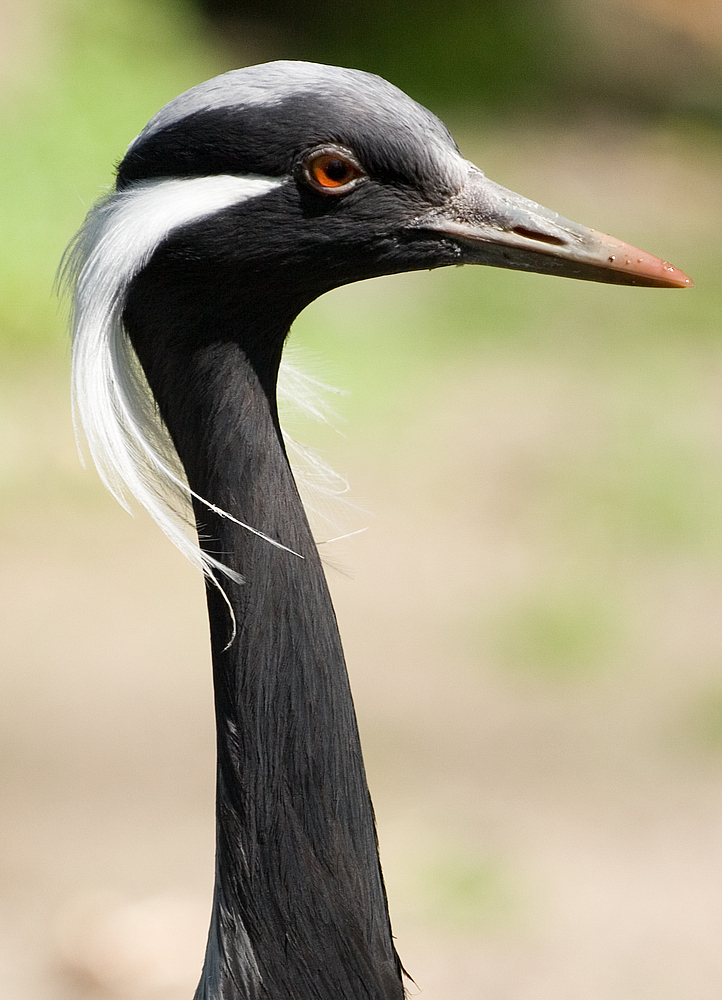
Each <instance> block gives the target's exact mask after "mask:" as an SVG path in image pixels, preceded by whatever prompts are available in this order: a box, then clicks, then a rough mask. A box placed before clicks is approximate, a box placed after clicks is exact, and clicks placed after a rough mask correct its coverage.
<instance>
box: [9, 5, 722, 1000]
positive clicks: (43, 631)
mask: <svg viewBox="0 0 722 1000" xmlns="http://www.w3.org/2000/svg"><path fill="white" fill-rule="evenodd" d="M276 57H293V58H310V59H318V60H321V61H329V62H340V63H344V64H347V65H355V66H359V67H360V68H364V69H368V70H372V71H375V72H380V73H382V74H384V75H386V76H388V77H390V78H391V79H392V80H393V82H395V83H397V84H398V85H400V86H402V87H403V88H405V89H407V90H409V91H410V92H411V93H412V95H413V96H415V97H416V98H418V99H419V100H421V101H423V102H424V103H426V104H428V105H429V106H431V107H432V109H433V110H434V111H436V112H437V113H439V114H441V115H442V116H443V117H444V118H445V120H447V122H448V124H449V125H450V126H451V127H452V129H453V131H454V133H455V135H456V137H457V139H458V140H459V142H460V145H461V147H462V149H463V151H464V152H465V154H466V155H467V156H469V158H470V159H473V160H475V162H477V163H478V164H479V165H480V166H481V167H482V168H483V169H484V170H485V171H486V172H487V173H488V174H489V175H490V176H491V177H493V178H494V179H495V180H497V181H498V182H500V183H502V184H504V185H505V186H507V187H510V188H513V189H515V190H519V191H520V192H521V193H523V194H525V195H527V196H528V197H531V198H533V199H535V200H537V201H540V202H542V203H544V204H547V205H548V206H549V207H551V208H554V209H557V210H558V211H560V212H562V213H563V214H564V215H567V216H569V217H572V218H576V219H578V221H580V222H583V223H586V224H588V225H591V226H594V227H595V228H598V229H601V230H603V231H609V232H612V233H614V234H615V235H616V236H618V237H620V238H622V239H625V240H628V241H630V242H632V243H633V244H635V245H638V246H642V247H644V248H645V249H648V250H650V251H651V252H653V253H657V254H659V255H660V256H663V257H665V258H668V259H670V260H671V261H672V262H673V263H674V264H676V265H678V266H679V267H681V268H683V269H684V270H686V271H687V272H688V273H690V274H691V275H692V276H693V277H694V278H695V280H696V282H697V287H696V288H695V290H694V291H692V292H673V291H658V290H648V289H628V288H617V287H613V286H596V285H592V284H585V283H577V282H565V281H562V280H558V279H552V278H544V277H540V276H537V275H524V274H520V273H511V272H501V271H496V270H491V269H489V270H483V269H472V268H467V269H462V270H457V269H454V270H450V271H442V272H435V273H432V274H422V275H408V276H402V277H396V278H393V279H387V280H380V281H374V282H369V283H365V284H362V285H357V286H353V287H350V288H347V289H343V290H340V291H339V292H337V293H334V294H332V295H330V296H327V297H326V298H324V299H322V300H321V301H319V302H318V303H316V304H315V305H314V306H313V307H312V308H311V309H309V310H308V311H307V313H306V314H304V316H302V317H301V319H300V320H299V322H298V324H297V326H296V328H295V330H294V334H293V338H292V339H293V342H294V344H295V345H297V346H298V349H299V350H300V351H302V352H303V351H305V352H306V354H307V355H308V356H310V362H309V363H310V366H311V368H312V370H314V371H316V373H317V374H319V375H320V376H321V377H322V378H323V379H324V380H325V381H328V382H331V383H332V384H334V385H339V386H340V387H342V388H343V389H345V390H349V395H347V396H340V397H339V398H338V399H337V400H336V401H335V406H336V408H337V410H338V411H339V421H338V427H339V430H340V431H341V432H342V433H337V432H333V431H330V430H328V429H327V428H323V427H321V428H315V427H310V428H299V429H298V431H297V433H298V435H299V436H301V437H304V438H306V439H307V440H310V441H311V442H312V443H315V444H317V445H318V446H319V447H320V448H321V449H322V450H323V451H324V453H325V454H326V455H327V456H328V457H329V459H330V461H331V463H332V465H334V467H335V468H337V469H338V470H339V471H340V472H342V473H343V474H344V475H347V476H348V478H349V479H350V481H351V485H352V491H353V496H354V498H355V499H356V500H357V501H358V505H359V507H360V510H358V511H355V512H351V513H349V514H348V515H347V516H346V521H348V526H349V527H350V528H357V527H361V526H367V527H368V530H367V531H365V532H364V533H363V534H360V535H357V536H354V537H353V538H352V539H349V540H348V541H347V542H345V543H342V544H341V546H340V547H339V546H337V545H332V546H327V547H325V548H324V551H325V552H327V559H328V562H329V564H332V565H331V566H330V568H329V576H330V582H331V585H332V588H333V591H334V595H335V600H336V605H337V610H338V613H339V618H340V623H341V629H342V634H343V635H344V638H345V644H346V650H347V654H348V660H349V667H350V672H351V679H352V685H353V689H354V693H355V698H356V703H357V709H358V713H359V721H360V726H361V731H362V737H363V741H364V747H365V753H366V759H367V766H368V772H369V780H370V784H371V789H372V793H373V796H374V801H375V805H376V810H377V815H378V822H379V833H380V840H381V850H382V858H383V861H384V867H385V872H386V878H387V882H388V889H389V895H390V904H391V912H392V919H393V923H394V929H395V932H396V935H397V938H398V947H399V951H400V953H401V956H402V958H403V961H404V964H405V965H406V967H407V968H408V969H409V971H410V973H411V974H412V975H413V976H414V979H415V981H416V983H417V986H416V987H414V986H411V987H410V991H411V993H412V994H415V993H416V992H417V991H421V996H422V997H424V998H427V1000H437V998H438V1000H444V998H447V997H454V998H455V1000H477V998H480V997H494V998H495V1000H506V998H508V1000H547V998H548V1000H552V998H553V1000H577V998H579V997H581V996H583V997H585V998H586V1000H666V998H670V1000H671V998H680V997H685V998H687V997H694V998H695V1000H713V998H714V1000H717V998H719V996H720V992H721V990H722V947H721V944H722V796H721V793H722V343H721V339H720V324H719V315H720V306H721V305H722V282H720V277H719V276H720V269H721V265H722V252H721V249H720V237H719V233H720V231H721V229H722V200H721V197H720V194H721V191H722V187H721V183H720V182H721V180H722V144H721V142H720V125H721V123H722V87H721V86H720V84H721V82H722V14H721V13H720V7H719V4H717V3H716V2H712V0H696V2H694V0H689V2H687V3H672V2H671V0H669V2H668V0H644V2H643V3H638V4H636V5H629V4H622V3H619V2H617V0H599V2H598V3H596V4H594V5H589V6H586V5H578V4H574V3H572V2H571V0H537V2H533V0H513V2H506V3H501V2H491V0H488V2H485V3H479V2H478V0H477V2H461V0H458V2H456V3H453V4H449V5H446V6H445V7H443V8H439V5H438V3H437V2H434V3H432V2H431V0H416V2H415V3H414V4H411V3H410V2H407V0H404V2H401V3H398V4H395V5H394V6H393V7H391V8H388V6H386V5H383V4H382V3H380V2H378V3H377V2H372V0H363V2H361V0H359V2H357V3H356V4H355V5H353V6H352V7H346V8H343V9H337V8H334V9H323V10H318V9H317V8H316V7H314V6H312V5H309V4H306V3H300V2H298V0H295V2H294V3H290V2H286V0H265V2H264V3H263V4H256V3H254V2H252V0H249V2H246V3H241V2H239V0H236V2H232V0H228V2H223V0H207V2H206V3H205V5H200V6H194V5H192V4H191V3H189V2H177V3H171V2H163V0H108V2H105V3H103V4H102V5H95V4H91V3H90V2H88V0H27V2H26V3H25V4H24V5H22V7H20V6H19V5H14V4H10V3H7V2H4V3H2V4H0V131H1V133H2V134H1V136H0V205H1V206H2V214H1V217H2V220H3V222H2V233H3V238H2V241H0V361H1V364H0V383H1V386H0V390H1V391H0V441H1V442H2V447H0V504H1V506H2V515H3V516H2V520H1V521H0V534H1V536H2V547H1V549H0V551H1V553H2V555H1V557H0V574H1V577H0V608H2V630H1V631H0V685H1V691H0V799H1V801H2V809H1V811H0V995H1V996H3V997H5V998H8V1000H35V998H47V1000H82V998H84V1000H110V998H115V1000H160V998H162V1000H182V998H189V997H190V996H192V992H193V988H194V985H195V982H196V980H197V977H198V972H199V968H200V962H201V958H202V952H203V946H204V937H205V933H206V924H207V918H208V913H209V909H210V892H211V885H212V871H213V784H214V775H213V766H214V763H213V721H212V714H211V713H212V706H211V690H210V667H209V654H208V648H207V633H206V623H205V609H204V600H203V588H202V584H201V581H200V579H199V578H198V577H197V576H196V575H195V574H194V572H193V571H192V570H191V568H190V567H189V566H187V565H186V564H185V563H184V561H183V560H182V558H181V557H180V556H179V555H178V554H177V553H176V552H175V551H174V550H172V549H171V547H170V545H169V544H168V543H167V542H166V541H165V539H164V538H162V537H159V533H158V532H157V531H156V530H155V528H154V526H153V525H151V524H149V523H148V520H147V519H146V518H144V517H142V516H138V518H137V519H135V520H133V519H131V518H129V517H128V516H127V515H126V514H125V513H124V512H123V511H122V510H120V509H119V508H117V507H116V505H115V504H114V502H113V501H112V500H111V499H110V498H109V497H108V496H107V495H105V493H104V492H103V490H102V487H101V486H100V485H99V483H98V480H97V477H96V475H95V473H94V472H93V471H92V470H90V469H89V470H83V469H82V468H81V466H80V463H79V461H78V458H77V454H76V450H75V444H74V440H73V431H72V424H71V418H70V410H69V403H68V387H67V383H68V364H69V350H68V346H67V342H66V333H65V328H64V315H63V309H62V308H59V307H58V305H57V301H56V300H55V298H54V297H53V294H52V283H53V275H54V271H55V267H56V266H57V261H58V259H59V257H60V254H61V253H62V250H63V247H64V246H65V244H66V243H67V241H68V240H69V238H70V236H71V235H72V233H73V232H74V231H75V229H76V228H77V227H78V226H79V224H80V222H81V220H82V217H83V215H84V213H85V211H86V210H87V207H88V206H89V205H90V203H91V202H92V200H93V199H94V198H95V197H96V196H97V194H98V193H99V192H100V191H101V190H103V188H104V186H107V185H108V184H109V183H111V180H112V168H113V164H114V162H117V160H118V159H119V158H120V157H121V156H122V153H123V151H124V149H125V147H126V146H127V144H128V142H129V141H130V140H131V139H132V138H133V136H134V135H135V134H136V133H137V132H138V131H139V130H140V129H141V128H142V126H143V125H144V124H145V122H146V121H147V119H148V118H149V117H150V115H151V114H153V113H154V112H155V111H156V110H157V109H158V108H159V107H160V106H161V105H162V104H164V103H165V102H166V101H167V100H169V99H170V98H172V97H173V96H175V95H176V94H177V93H178V92H180V91H181V90H183V89H185V88H187V87H189V86H192V85H193V84H195V83H197V82H199V81H200V80H202V79H205V78H207V77H209V76H211V75H213V74H214V73H217V72H222V71H223V70H225V69H228V68H231V67H232V66H237V65H244V64H246V63H249V62H256V61H262V60H265V59H269V58H276ZM322 530H326V529H322ZM327 534H328V532H327ZM320 537H321V539H322V540H323V538H324V537H325V536H324V535H323V533H322V534H321V536H320ZM335 566H340V567H341V569H340V570H339V569H336V568H333V567H335Z"/></svg>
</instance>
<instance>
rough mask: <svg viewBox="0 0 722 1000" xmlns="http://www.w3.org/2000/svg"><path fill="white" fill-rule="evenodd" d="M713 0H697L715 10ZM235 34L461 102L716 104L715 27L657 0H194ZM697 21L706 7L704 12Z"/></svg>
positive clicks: (652, 108) (719, 69)
mask: <svg viewBox="0 0 722 1000" xmlns="http://www.w3.org/2000/svg"><path fill="white" fill-rule="evenodd" d="M715 3H716V0H700V2H698V3H697V4H695V7H696V8H697V10H698V13H700V14H701V15H704V13H705V9H706V10H707V17H708V20H709V21H710V22H711V23H712V22H715V12H714V9H713V4H715ZM201 4H202V6H203V8H204V9H205V10H206V11H207V12H208V13H209V15H210V16H211V17H212V18H213V19H214V20H215V21H216V22H217V23H218V24H219V25H220V27H221V29H222V31H223V33H224V34H225V35H226V38H227V39H228V40H229V41H230V43H231V45H233V44H234V43H235V44H240V45H241V46H243V45H245V44H247V39H248V36H249V35H251V36H255V37H258V38H260V39H263V38H265V39H266V40H267V43H268V44H269V45H270V46H272V47H273V48H274V49H275V51H276V52H278V53H282V54H283V55H284V56H286V57H290V58H304V59H311V60H318V61H322V62H338V63H340V64H342V65H351V66H358V67H362V68H364V69H367V70H372V71H374V72H377V73H380V74H381V75H382V76H386V77H389V78H390V79H392V80H394V81H395V82H396V83H397V84H398V85H399V86H400V87H402V89H406V90H409V91H410V92H411V93H413V94H414V95H415V96H416V97H417V98H418V99H419V100H420V101H422V102H425V103H432V104H436V105H437V106H438V105H441V106H443V107H445V108H447V109H448V108H458V107H459V106H460V105H465V104H468V103H469V101H473V102H474V103H476V104H483V105H485V106H487V107H492V108H508V107H510V106H515V105H516V106H518V105H523V106H524V107H525V108H531V109H534V108H536V109H538V108H540V107H548V106H549V105H554V106H557V107H562V108H566V109H579V108H580V107H588V106H590V105H591V106H593V107H596V108H599V107H603V106H613V107H615V108H617V109H623V110H625V111H633V112H638V113H642V114H650V113H655V112H660V111H666V112H669V111H672V112H684V113H687V114H688V113H690V112H694V113H695V114H699V115H701V116H703V117H705V118H708V117H713V118H715V119H717V120H719V118H720V114H721V113H722V97H721V96H720V91H721V84H722V56H721V54H720V46H722V38H715V37H714V35H713V33H712V32H711V31H708V32H704V31H703V30H692V29H699V25H697V24H696V23H694V24H693V23H692V18H691V17H689V16H681V15H680V12H679V10H675V9H671V10H667V9H666V8H665V5H664V4H663V3H661V2H660V3H655V2H654V0H647V2H646V3H643V4H628V3H622V2H620V0H596V2H595V3H594V4H580V3H576V2H574V0H455V2H453V3H450V4H439V3H438V2H437V0H397V2H395V3H388V2H386V0H356V2H355V3H351V4H343V5H340V6H339V5H337V6H336V7H334V8H333V9H332V10H329V9H328V8H326V7H319V6H318V5H317V4H313V3H310V2H308V0H201ZM701 20H702V22H703V21H704V18H703V17H702V18H701Z"/></svg>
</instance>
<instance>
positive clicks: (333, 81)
mask: <svg viewBox="0 0 722 1000" xmlns="http://www.w3.org/2000/svg"><path fill="white" fill-rule="evenodd" d="M324 143H336V144H340V145H342V146H345V147H347V148H349V149H351V150H352V151H353V152H354V153H355V154H356V156H358V158H359V160H360V161H361V163H362V164H363V166H364V167H365V168H366V169H367V170H368V171H369V173H370V174H371V175H372V176H375V177H377V178H378V179H380V180H386V181H399V182H402V183H411V184H414V185H415V186H420V187H421V188H426V187H429V188H432V189H435V190H437V191H438V190H440V188H445V189H447V190H448V191H452V190H454V189H455V187H456V186H457V185H458V183H459V178H460V176H461V175H460V163H461V161H460V157H459V153H458V151H457V149H456V146H455V143H454V141H453V139H452V138H451V136H450V135H449V132H448V130H447V129H446V127H445V126H444V125H443V124H442V122H440V121H439V119H438V118H436V117H435V116H434V115H432V114H431V112H429V111H427V110H426V108H424V107H422V106H421V105H420V104H417V103H416V102H415V101H413V100H412V99H411V98H410V97H408V96H407V95H406V94H404V93H403V92H402V91H400V90H398V88H396V87H394V86H392V85H391V84H390V83H387V81H385V80H382V79H381V78H380V77H376V76H373V75H372V74H369V73H362V72H360V71H358V70H346V69H340V68H339V67H331V66H316V65H315V64H312V63H283V62H279V63H269V64H266V65H265V66H252V67H248V68H246V69H242V70H234V71H233V72H231V73H226V74H224V75H223V76H221V77H216V78H215V79H214V80H210V81H208V82H207V83H205V84H201V85H200V86H199V87H195V88H193V89H192V90H190V91H188V92H186V93H185V94H182V95H181V96H180V97H178V98H176V100H175V101H171V103H170V104H168V105H166V107H165V108H163V109H162V110H161V111H160V112H159V113H158V114H157V115H156V116H155V118H153V119H152V120H151V121H150V122H149V124H148V125H147V126H146V128H145V129H144V130H143V132H142V133H141V134H140V135H139V136H138V138H137V139H136V140H135V142H134V143H132V145H131V146H130V148H129V150H128V152H127V154H126V156H125V159H124V160H123V161H122V163H121V165H120V167H119V170H118V181H117V184H118V188H123V187H127V186H128V185H129V184H131V183H132V182H133V181H137V180H145V179H150V178H157V177H199V176H208V175H212V174H220V173H229V174H261V175H264V176H269V177H279V176H283V175H286V174H288V173H289V172H290V171H291V170H292V169H293V167H294V164H295V163H296V162H297V160H298V157H299V156H300V155H301V154H302V153H303V152H304V151H305V150H307V149H310V148H311V147H313V146H316V145H321V144H324Z"/></svg>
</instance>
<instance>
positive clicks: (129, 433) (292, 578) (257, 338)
mask: <svg viewBox="0 0 722 1000" xmlns="http://www.w3.org/2000/svg"><path fill="white" fill-rule="evenodd" d="M451 264H489V265H492V266H494V267H507V268H517V269H521V270H526V271H539V272H543V273H547V274H556V275H564V276H567V277H571V278H583V279H588V280H592V281H605V282H613V283H618V284H630V285H648V286H657V287H667V288H676V287H684V286H686V285H690V284H691V282H690V280H689V279H688V278H687V277H686V276H685V275H684V274H682V273H681V272H680V271H678V270H676V269H675V268H674V267H672V266H671V265H669V264H667V263H666V262H664V261H661V260H659V259H657V258H656V257H652V256H651V255H650V254H647V253H644V252H642V251H640V250H637V249H635V248H633V247H630V246H628V245H626V244H624V243H621V242H620V241H618V240H616V239H613V238H612V237H609V236H604V235H602V234H600V233H597V232H595V231H593V230H589V229H585V228H584V227H582V226H580V225H577V224H576V223H574V222H570V221H569V220H567V219H564V218H562V217H560V216H559V215H557V214H556V213H555V212H551V211H549V210H547V209H545V208H542V207H541V206H540V205H537V204H535V203H533V202H531V201H528V200H527V199H525V198H522V197H520V196H519V195H517V194H514V193H512V192H510V191H507V190H505V189H504V188H502V187H500V186H499V185H497V184H495V183H493V182H492V181H490V180H489V179H488V178H486V177H485V176H484V174H483V173H482V172H481V171H480V170H479V169H478V168H477V167H475V166H474V165H473V164H471V163H469V162H468V161H467V160H465V159H464V157H463V156H462V155H461V153H460V152H459V150H458V148H457V146H456V145H455V143H454V141H453V139H452V138H451V136H450V134H449V132H448V131H447V129H446V128H445V126H444V125H443V124H442V123H441V122H440V121H439V120H438V119H437V118H436V117H434V115H432V114H431V113H430V112H429V111H427V110H426V109H425V108H423V107H421V106H420V105H419V104H417V103H416V102H414V101H413V100H411V99H410V98H409V97H407V96H406V94H404V93H402V92H401V91H400V90H398V89H397V88H396V87H394V86H392V85H391V84H389V83H387V82H386V81H385V80H382V79H381V78H379V77H376V76H372V75H370V74H368V73H363V72H360V71H357V70H350V69H340V68H337V67H332V66H321V65H314V64H310V63H302V62H276V63H269V64H266V65H261V66H251V67H248V68H245V69H240V70H235V71H233V72H230V73H226V74H224V75H222V76H219V77H216V78H215V79H213V80H210V81H208V82H206V83H203V84H200V85H199V86H197V87H194V88H193V89H191V90H189V91H187V92H186V93H184V94H182V95H181V96H180V97H178V98H176V99H175V100H173V101H171V102H170V103H169V104H168V105H166V106H165V107H164V108H163V109H162V110H161V111H159V112H158V114H157V115H156V116H155V117H154V118H153V119H152V120H151V121H150V123H149V124H148V125H147V126H146V127H145V129H144V130H143V131H142V132H141V133H140V135H139V136H138V137H137V138H136V139H135V140H134V141H133V142H132V143H131V145H130V147H129V149H128V151H127V153H126V155H125V157H124V159H123V160H122V162H121V163H120V166H119V167H118V171H117V179H116V184H115V189H114V190H113V191H112V193H110V194H109V195H108V196H107V197H105V198H104V199H103V200H102V201H100V202H99V203H98V204H97V205H96V206H95V207H94V208H92V209H91V211H90V212H89V213H88V216H87V219H86V221H85V223H84V225H83V227H82V228H81V230H80V231H79V233H78V234H77V236H76V238H75V240H74V242H73V243H72V244H71V247H70V248H69V251H68V254H67V255H66V259H65V265H64V273H65V279H66V281H67V283H68V285H69V286H70V287H71V288H72V290H73V295H74V309H73V314H74V317H73V339H74V354H73V390H74V398H75V406H76V413H77V415H78V417H79V420H80V422H81V423H82V426H83V428H84V431H85V435H86V437H87V440H88V443H89V448H90V451H91V454H92V456H93V459H94V460H95V463H96V465H97V466H98V469H99V470H100V474H101V476H102V477H103V478H104V480H105V482H106V484H107V485H108V486H109V487H110V489H111V491H112V492H114V493H115V495H116V496H117V497H118V498H119V499H120V500H121V502H123V503H126V502H127V499H128V498H129V497H133V496H134V497H135V498H136V499H137V500H139V501H140V503H141V504H143V505H144V506H145V507H147V508H148V510H149V511H150V513H151V514H152V515H153V517H154V518H155V519H156V521H157V522H158V523H159V524H160V526H161V527H162V528H163V530H164V531H166V533H167V534H168V535H169V536H170V538H171V539H172V540H173V541H174V542H175V543H176V544H177V545H178V546H179V547H180V548H181V550H182V551H183V552H185V553H186V555H188V556H189V557H190V558H191V559H192V560H193V561H194V562H195V563H196V564H197V565H198V566H200V567H201V568H202V569H203V570H204V572H205V574H206V578H207V600H208V614H209V619H210V635H211V648H212V657H213V674H214V684H215V710H216V723H217V754H218V765H217V790H216V815H217V852H216V874H215V891H214V901H213V911H212V918H211V927H210V933H209V938H208V944H207V950H206V958H205V964H204V967H203V972H202V976H201V981H200V985H199V986H198V990H197V993H196V1000H362V998H363V1000H401V998H402V997H403V996H404V988H403V984H402V973H403V970H402V967H401V964H400V961H399V958H398V956H397V954H396V951H395V948H394V944H393V940H392V934H391V925H390V922H389V915H388V908H387V902H386V894H385V890H384V883H383V878H382V874H381V868H380V864H379V857H378V851H377V842H376V830H375V824H374V815H373V810H372V805H371V800H370V797H369V793H368V789H367V785H366V778H365V774H364V766H363V761H362V757H361V748H360V744H359V737H358V732H357V727H356V719H355V715H354V708H353V703H352V699H351V693H350V690H349V685H348V679H347V674H346V667H345V664H344V657H343V652H342V648H341V642H340V639H339V635H338V630H337V626H336V620H335V617H334V611H333V607H332V605H331V601H330V597H329V594H328V590H327V587H326V581H325V578H324V573H323V570H322V567H321V562H320V560H319V556H318V552H317V549H316V545H315V543H314V539H313V537H312V535H311V531H310V529H309V526H308V523H307V520H306V515H305V513H304V509H303V506H302V504H301V501H300V499H299V496H298V493H297V490H296V485H295V482H294V478H293V475H292V473H291V470H290V467H289V463H288V461H287V457H286V452H285V448H284V444H283V438H282V436H281V432H280V427H279V421H278V414H277V406H276V380H277V375H278V370H279V364H280V361H281V354H282V351H283V345H284V341H285V339H286V335H287V334H288V331H289V328H290V326H291V323H292V322H293V320H294V318H295V317H296V316H297V315H298V313H299V312H301V310H302V309H303V308H304V307H305V306H306V305H308V304H309V303H310V302H311V301H312V300H314V299H315V298H317V297H318V296H319V295H321V294H322V293H323V292H326V291H328V290H329V289H332V288H335V287H337V286H339V285H343V284H347V283H349V282H353V281H359V280H361V279H363V278H370V277H373V276H376V275H382V274H392V273H396V272H402V271H413V270H419V269H426V268H435V267H444V266H447V265H451ZM189 502H190V504H191V505H192V510H193V516H194V518H195V523H196V525H197V532H198V538H199V544H198V545H197V544H195V542H194V541H192V540H191V539H190V538H189V537H188V535H187V534H186V533H185V532H184V530H183V526H182V524H181V521H182V511H183V508H184V505H185V506H186V507H187V506H188V504H189Z"/></svg>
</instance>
